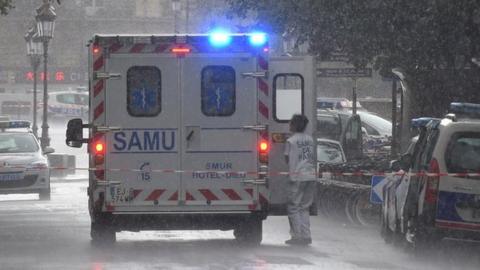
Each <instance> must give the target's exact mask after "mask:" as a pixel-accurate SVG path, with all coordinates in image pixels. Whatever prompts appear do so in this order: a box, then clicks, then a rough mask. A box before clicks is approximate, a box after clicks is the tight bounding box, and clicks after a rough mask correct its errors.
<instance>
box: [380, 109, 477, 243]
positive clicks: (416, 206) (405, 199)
mask: <svg viewBox="0 0 480 270" xmlns="http://www.w3.org/2000/svg"><path fill="white" fill-rule="evenodd" d="M402 159H403V163H404V164H405V165H406V167H409V174H408V175H407V177H405V178H404V179H402V182H401V183H400V184H399V185H398V187H397V188H396V189H395V191H396V196H395V197H389V195H387V198H386V199H385V198H384V199H385V200H387V201H395V200H401V201H402V203H398V202H397V204H391V203H387V205H390V206H389V207H387V208H384V211H385V214H386V223H387V224H389V225H388V226H386V229H387V230H386V235H387V236H388V235H392V233H393V234H397V235H400V236H402V237H403V236H404V237H405V238H406V239H407V240H408V241H409V242H410V243H412V244H413V247H415V248H416V249H419V250H421V249H423V248H424V247H425V246H426V245H427V244H432V243H433V242H435V241H438V240H440V239H442V238H444V237H453V238H466V239H480V175H479V171H480V105H479V104H471V103H452V104H451V105H450V114H448V115H447V116H446V117H445V118H443V119H441V120H431V121H429V122H428V124H426V125H425V128H423V130H422V131H421V132H420V134H419V137H418V141H417V142H416V145H415V147H414V150H413V153H412V154H406V155H404V156H403V157H402ZM401 190H404V191H403V192H400V191H401ZM401 193H403V195H401V196H399V195H400V194H401ZM389 194H391V193H389ZM393 205H396V207H393ZM395 208H396V209H395ZM393 209H395V211H397V212H396V214H392V212H393V211H394V210H393ZM395 216H396V218H395ZM384 233H385V232H384Z"/></svg>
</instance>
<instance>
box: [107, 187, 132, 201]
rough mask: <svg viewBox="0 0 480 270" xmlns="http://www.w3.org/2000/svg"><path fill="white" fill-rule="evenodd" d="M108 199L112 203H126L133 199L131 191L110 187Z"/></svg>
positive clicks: (129, 189)
mask: <svg viewBox="0 0 480 270" xmlns="http://www.w3.org/2000/svg"><path fill="white" fill-rule="evenodd" d="M110 197H111V199H112V203H126V202H130V201H131V200H132V199H133V189H132V188H123V187H111V188H110Z"/></svg>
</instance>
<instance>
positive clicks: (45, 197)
mask: <svg viewBox="0 0 480 270" xmlns="http://www.w3.org/2000/svg"><path fill="white" fill-rule="evenodd" d="M38 198H39V199H40V200H41V201H49V200H50V186H48V188H46V189H42V190H40V192H38Z"/></svg>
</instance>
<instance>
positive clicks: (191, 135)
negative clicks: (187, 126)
mask: <svg viewBox="0 0 480 270" xmlns="http://www.w3.org/2000/svg"><path fill="white" fill-rule="evenodd" d="M193 133H195V132H194V130H191V131H190V133H188V135H187V141H190V140H191V139H192V137H193Z"/></svg>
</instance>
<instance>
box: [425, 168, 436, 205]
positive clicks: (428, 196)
mask: <svg viewBox="0 0 480 270" xmlns="http://www.w3.org/2000/svg"><path fill="white" fill-rule="evenodd" d="M428 172H429V173H433V174H436V175H435V176H427V187H426V192H425V202H427V203H431V204H435V203H436V202H437V196H438V184H439V182H440V167H439V166H438V161H437V160H436V159H432V161H430V166H429V170H428Z"/></svg>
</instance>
